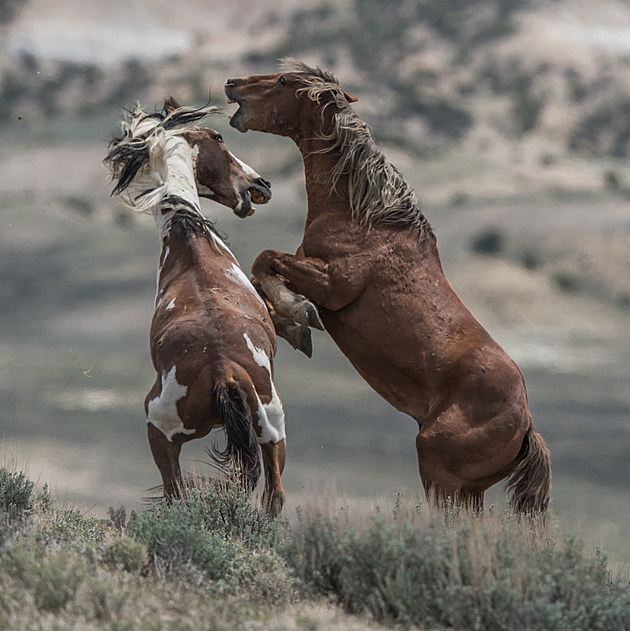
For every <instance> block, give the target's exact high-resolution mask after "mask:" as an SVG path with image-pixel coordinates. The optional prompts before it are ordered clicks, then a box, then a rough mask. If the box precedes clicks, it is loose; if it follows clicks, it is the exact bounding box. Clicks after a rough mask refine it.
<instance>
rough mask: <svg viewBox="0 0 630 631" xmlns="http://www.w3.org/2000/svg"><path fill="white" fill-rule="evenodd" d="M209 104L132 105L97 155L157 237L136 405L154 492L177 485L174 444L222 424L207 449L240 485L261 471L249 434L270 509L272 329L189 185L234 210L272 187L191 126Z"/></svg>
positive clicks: (275, 424) (273, 489) (275, 417)
mask: <svg viewBox="0 0 630 631" xmlns="http://www.w3.org/2000/svg"><path fill="white" fill-rule="evenodd" d="M215 110H216V108H204V109H200V110H195V109H192V108H175V107H174V106H173V105H172V104H171V105H169V106H168V107H165V112H163V113H155V114H150V115H147V114H145V113H144V112H143V111H142V110H141V109H139V108H138V109H136V110H135V111H133V112H131V113H130V116H128V117H127V120H126V121H125V122H124V123H123V131H124V134H123V137H122V138H119V139H115V140H114V141H113V142H112V145H111V149H110V152H109V154H108V156H107V157H106V158H105V162H106V164H108V165H109V167H110V169H111V172H112V174H113V176H114V177H115V178H116V180H117V183H116V186H115V188H114V193H116V194H119V195H121V194H122V193H123V192H126V193H127V195H128V197H127V204H128V205H129V206H130V207H131V208H132V209H135V210H138V211H147V212H151V213H152V214H153V215H154V217H155V220H156V222H157V226H158V230H159V236H160V242H161V245H162V251H161V255H160V262H159V270H158V283H157V295H156V303H155V312H154V314H153V320H152V322H151V332H150V336H151V358H152V360H153V365H154V367H155V370H156V372H157V378H156V381H155V384H154V385H153V387H152V388H151V390H150V392H149V393H148V395H147V397H146V400H145V411H146V415H147V427H148V436H149V443H150V446H151V451H152V454H153V458H154V460H155V463H156V465H157V467H158V469H159V470H160V474H161V476H162V482H163V489H164V494H165V495H166V496H174V495H177V493H178V492H179V484H180V477H181V471H180V465H179V455H180V451H181V447H182V444H183V443H185V442H187V441H189V440H192V439H194V438H201V437H203V436H205V435H206V434H208V432H210V430H211V429H212V428H213V427H214V426H219V425H222V426H223V427H224V428H225V432H226V438H227V446H226V448H225V450H224V451H220V452H218V453H217V454H216V456H214V457H215V459H217V460H219V461H220V462H222V463H224V464H229V463H232V462H235V463H236V464H238V465H239V466H240V467H241V474H242V478H243V483H244V485H245V486H246V488H248V489H250V490H251V489H253V488H254V487H255V486H256V483H257V480H258V477H259V475H260V456H259V444H260V449H261V451H262V458H263V462H264V466H265V474H266V475H265V478H266V479H265V490H264V493H263V498H262V503H263V506H264V508H265V509H266V511H267V512H268V513H269V514H270V515H272V516H276V515H278V514H279V513H280V511H281V509H282V505H283V503H284V499H285V494H284V490H283V488H282V483H281V480H280V476H281V474H282V471H283V469H284V463H285V453H286V441H285V426H284V412H283V409H282V403H281V401H280V398H279V397H278V393H277V392H276V387H275V385H274V382H273V357H274V354H275V350H276V334H275V331H274V328H273V326H272V324H271V319H270V316H269V312H268V311H267V309H266V307H265V304H264V303H263V301H262V300H261V298H260V296H259V295H258V294H257V293H256V291H255V290H254V288H253V287H252V285H251V283H250V281H249V280H248V278H247V276H245V274H244V273H243V271H242V270H241V268H240V266H239V264H238V261H237V260H236V258H235V257H234V255H233V254H232V253H231V252H230V250H229V249H228V247H227V246H226V245H225V243H224V242H223V241H222V239H221V238H220V237H219V236H218V235H217V233H216V231H215V229H214V227H213V225H212V223H211V222H209V221H208V220H207V219H205V217H204V216H203V215H202V214H201V210H200V207H199V197H198V193H197V188H198V189H199V192H200V193H201V194H202V195H204V196H206V197H209V198H211V199H214V200H215V201H217V202H219V203H220V204H223V205H224V206H228V207H230V208H232V209H233V210H234V212H235V213H236V214H237V215H239V216H241V217H244V216H247V215H248V214H250V212H251V211H252V206H251V198H252V197H254V198H255V199H256V200H257V201H258V202H261V203H265V202H266V201H268V200H269V198H270V197H271V191H270V188H269V183H268V182H266V181H265V180H263V179H262V178H261V177H260V176H259V175H258V174H257V173H256V172H255V171H254V170H253V169H252V168H251V167H249V166H247V165H246V164H244V163H243V162H241V161H240V160H238V159H237V158H235V157H234V156H233V155H232V154H231V153H230V152H229V151H228V150H227V149H226V147H225V144H224V143H223V140H222V138H221V136H220V135H219V134H218V133H217V132H215V131H214V130H211V129H200V128H191V123H193V122H195V121H196V120H199V119H200V118H202V117H203V116H205V115H207V114H210V113H213V112H214V111H215ZM182 126H184V128H183V129H181V128H180V127H182Z"/></svg>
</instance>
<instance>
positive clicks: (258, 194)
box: [247, 186, 271, 204]
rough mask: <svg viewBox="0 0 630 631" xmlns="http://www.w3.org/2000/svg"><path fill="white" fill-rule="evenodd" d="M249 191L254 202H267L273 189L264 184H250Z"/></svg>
mask: <svg viewBox="0 0 630 631" xmlns="http://www.w3.org/2000/svg"><path fill="white" fill-rule="evenodd" d="M247 192H248V193H249V198H250V199H251V200H252V202H253V203H254V204H266V203H267V202H268V201H269V200H270V199H271V190H269V189H268V188H265V187H264V186H250V187H249V188H248V189H247Z"/></svg>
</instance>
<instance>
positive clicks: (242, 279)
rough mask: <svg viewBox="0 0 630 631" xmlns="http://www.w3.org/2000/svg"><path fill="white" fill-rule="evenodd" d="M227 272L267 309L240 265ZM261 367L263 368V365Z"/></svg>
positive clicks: (234, 265)
mask: <svg viewBox="0 0 630 631" xmlns="http://www.w3.org/2000/svg"><path fill="white" fill-rule="evenodd" d="M225 271H226V273H227V274H228V275H229V276H231V277H232V279H233V280H235V281H236V282H237V283H240V284H241V285H243V286H244V287H245V288H246V289H247V290H248V291H249V292H250V293H251V294H253V295H254V296H256V298H257V299H258V301H259V302H260V304H262V305H263V306H264V307H265V308H266V307H267V305H265V301H264V300H263V299H262V298H261V297H260V294H259V293H258V292H257V291H256V290H255V289H254V286H253V285H252V283H251V281H250V280H249V278H247V276H245V272H244V271H243V270H242V269H241V268H240V266H239V265H237V264H236V263H234V264H233V265H232V267H231V268H230V269H227V270H225ZM260 365H261V366H262V364H260Z"/></svg>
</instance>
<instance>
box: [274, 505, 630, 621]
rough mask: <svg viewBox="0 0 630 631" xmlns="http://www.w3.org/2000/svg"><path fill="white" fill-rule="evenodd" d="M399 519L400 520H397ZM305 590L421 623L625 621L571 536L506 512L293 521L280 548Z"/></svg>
mask: <svg viewBox="0 0 630 631" xmlns="http://www.w3.org/2000/svg"><path fill="white" fill-rule="evenodd" d="M399 522H400V520H399ZM283 556H284V557H285V559H286V560H287V563H288V564H290V565H291V567H293V568H294V571H295V572H296V574H297V576H298V577H299V579H300V580H301V581H302V583H303V584H304V586H305V589H307V590H309V591H310V592H311V593H315V594H317V593H319V594H325V595H327V596H329V597H330V596H333V597H334V598H336V600H337V601H338V602H339V603H340V604H342V605H343V606H344V607H345V608H346V609H347V610H348V611H350V612H353V613H367V614H370V615H372V616H374V617H375V618H376V619H377V620H380V621H385V622H401V623H405V624H415V625H419V626H421V627H423V628H425V627H426V628H445V627H447V628H454V629H466V630H476V629H479V630H482V629H483V630H484V631H495V630H496V631H499V630H512V629H513V630H515V631H516V630H520V629H544V630H545V631H553V630H558V631H561V630H565V629H572V630H573V631H580V630H584V631H586V630H589V631H590V630H592V629H606V630H608V629H610V630H611V631H612V630H617V629H618V630H619V631H622V630H623V629H627V628H628V625H630V589H629V588H628V585H625V584H622V583H621V582H619V581H614V580H613V579H612V578H611V575H610V572H609V571H608V570H607V566H606V559H605V558H604V557H602V556H601V555H599V554H597V555H596V556H595V557H594V558H590V557H588V556H587V555H586V554H585V553H584V550H583V548H582V546H581V544H580V543H579V542H578V541H577V540H576V539H575V538H572V537H568V538H567V539H566V540H564V541H562V542H561V544H560V545H558V544H556V543H555V542H553V541H550V540H547V539H544V538H542V537H540V535H539V534H537V532H536V530H535V529H534V528H533V527H531V526H530V525H528V524H527V523H522V522H520V521H519V520H518V519H516V518H515V517H512V516H510V515H505V516H484V515H481V516H479V517H462V516H458V515H457V514H456V513H453V514H450V516H448V519H446V521H444V519H440V518H438V517H434V518H433V519H431V520H429V521H428V522H427V523H424V524H418V523H413V522H410V521H407V520H406V523H404V524H403V523H402V522H400V523H387V521H386V520H384V519H383V518H382V517H381V516H377V517H376V518H375V519H374V520H373V523H372V525H371V526H370V527H368V528H367V529H365V530H363V531H357V530H355V529H352V528H348V527H341V526H340V524H339V523H338V521H337V520H335V519H331V518H328V517H319V518H316V519H310V520H300V522H299V524H298V526H297V527H296V529H295V531H293V532H292V533H291V536H290V537H288V539H287V541H286V544H285V546H284V547H283Z"/></svg>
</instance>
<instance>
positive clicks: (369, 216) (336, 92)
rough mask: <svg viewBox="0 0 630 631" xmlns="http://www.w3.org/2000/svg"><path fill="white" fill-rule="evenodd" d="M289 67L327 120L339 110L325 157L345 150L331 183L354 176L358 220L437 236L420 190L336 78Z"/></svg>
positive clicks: (287, 63)
mask: <svg viewBox="0 0 630 631" xmlns="http://www.w3.org/2000/svg"><path fill="white" fill-rule="evenodd" d="M283 67H284V68H285V69H286V70H287V71H291V72H296V73H298V74H299V79H300V81H301V82H302V83H303V84H304V87H302V88H300V89H298V93H302V94H305V95H306V96H307V97H308V98H309V99H311V100H312V101H314V102H315V103H318V104H322V118H323V117H324V115H325V112H326V109H327V108H328V107H331V106H334V107H335V110H336V111H335V114H334V116H333V120H332V123H333V128H332V130H331V132H330V133H329V134H322V135H321V136H319V137H318V138H319V139H321V140H326V141H327V142H329V143H330V145H329V146H328V147H327V148H326V149H324V150H323V151H322V152H326V153H328V152H331V151H339V154H340V156H339V160H338V161H337V163H336V164H335V166H334V167H333V168H332V170H331V179H332V183H333V188H334V186H335V185H336V183H337V182H338V180H339V178H340V177H341V176H342V175H345V176H347V177H348V189H349V199H350V209H351V211H352V217H353V219H355V220H357V221H359V222H361V223H362V224H364V225H367V226H369V225H371V224H374V223H382V224H386V225H390V226H393V227H398V228H414V229H416V230H418V231H419V232H420V234H421V235H422V236H427V235H431V234H433V231H432V229H431V226H430V224H429V222H428V220H427V219H426V217H425V216H424V215H423V214H422V212H421V210H420V209H419V208H418V202H417V199H416V195H415V193H414V190H413V189H412V188H411V186H410V185H409V183H408V182H407V180H406V179H405V178H404V176H403V175H402V173H401V172H400V171H399V170H398V169H397V168H396V167H395V166H394V165H393V164H392V163H391V162H390V161H389V160H388V159H387V157H386V156H385V155H384V154H383V152H382V151H381V150H380V149H379V148H378V146H377V145H376V143H375V142H374V139H373V137H372V132H371V131H370V128H369V126H368V125H367V123H365V122H364V121H362V120H361V119H360V118H359V117H358V116H357V115H356V113H355V112H354V110H353V109H352V107H351V106H350V103H349V102H348V100H347V98H346V94H345V92H344V91H343V90H342V89H341V88H340V87H339V82H338V80H337V79H336V77H335V76H334V75H333V74H332V73H330V72H328V71H326V70H323V69H321V68H312V67H310V66H307V65H306V64H304V63H302V62H300V61H297V60H295V59H292V58H286V59H284V60H283ZM331 96H332V99H331Z"/></svg>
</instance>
